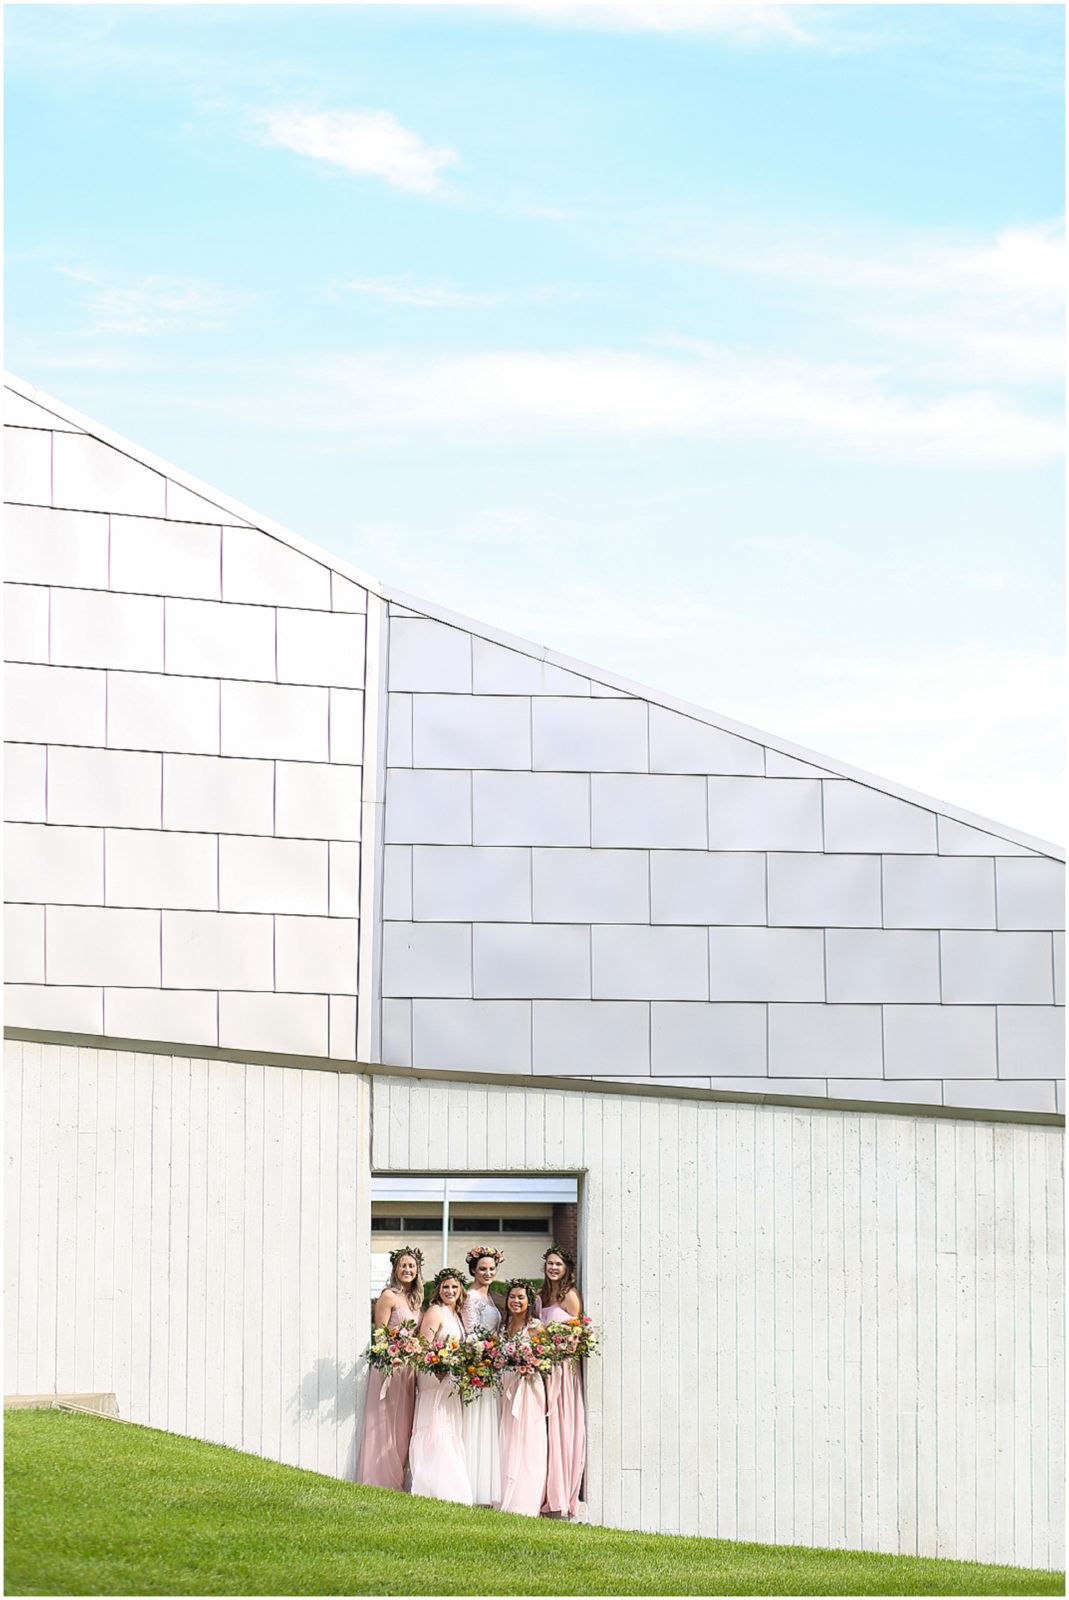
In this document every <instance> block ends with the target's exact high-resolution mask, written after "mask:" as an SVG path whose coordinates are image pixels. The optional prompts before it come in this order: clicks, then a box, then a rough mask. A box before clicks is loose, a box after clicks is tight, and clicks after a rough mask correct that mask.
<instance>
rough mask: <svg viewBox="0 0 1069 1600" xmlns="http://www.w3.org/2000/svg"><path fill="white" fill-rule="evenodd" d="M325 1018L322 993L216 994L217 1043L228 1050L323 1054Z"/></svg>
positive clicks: (324, 998) (301, 1054) (325, 1048)
mask: <svg viewBox="0 0 1069 1600" xmlns="http://www.w3.org/2000/svg"><path fill="white" fill-rule="evenodd" d="M327 1019H328V1008H327V997H326V995H323V994H226V993H223V994H221V995H220V996H219V1043H220V1045H222V1046H223V1048H224V1049H226V1048H229V1049H231V1050H270V1051H274V1052H276V1053H277V1054H279V1055H300V1056H303V1055H308V1056H325V1055H326V1054H327V1045H328V1033H327Z"/></svg>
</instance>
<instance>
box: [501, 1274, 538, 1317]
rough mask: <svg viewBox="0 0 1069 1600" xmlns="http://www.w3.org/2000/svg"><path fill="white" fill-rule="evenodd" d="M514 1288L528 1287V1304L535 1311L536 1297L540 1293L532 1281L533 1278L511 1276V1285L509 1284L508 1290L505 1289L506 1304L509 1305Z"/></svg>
mask: <svg viewBox="0 0 1069 1600" xmlns="http://www.w3.org/2000/svg"><path fill="white" fill-rule="evenodd" d="M513 1289H526V1291H527V1304H528V1305H529V1306H530V1308H531V1310H532V1311H533V1310H534V1303H535V1299H536V1297H537V1295H538V1290H537V1288H536V1287H535V1285H534V1283H533V1282H532V1280H531V1279H530V1278H510V1279H509V1286H508V1288H507V1290H506V1291H505V1304H506V1306H507V1305H508V1298H509V1295H510V1294H511V1293H512V1291H513Z"/></svg>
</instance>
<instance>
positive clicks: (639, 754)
mask: <svg viewBox="0 0 1069 1600" xmlns="http://www.w3.org/2000/svg"><path fill="white" fill-rule="evenodd" d="M531 721H532V729H533V741H534V742H533V760H532V761H531V763H530V764H531V766H533V767H534V769H535V770H536V771H542V772H648V770H649V749H648V743H647V727H646V703H645V701H643V700H600V699H591V700H589V701H587V700H579V699H570V700H566V699H559V700H558V699H548V698H547V699H543V700H534V701H532V706H531ZM518 764H519V763H512V762H508V763H505V762H493V761H485V762H480V763H479V765H480V766H487V767H490V766H505V765H510V766H511V765H518Z"/></svg>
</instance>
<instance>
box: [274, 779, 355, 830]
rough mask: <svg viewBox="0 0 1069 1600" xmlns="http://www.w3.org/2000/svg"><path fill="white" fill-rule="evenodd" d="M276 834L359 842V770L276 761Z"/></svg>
mask: <svg viewBox="0 0 1069 1600" xmlns="http://www.w3.org/2000/svg"><path fill="white" fill-rule="evenodd" d="M275 832H276V833H280V834H289V835H291V836H294V837H298V838H309V839H359V837H360V768H359V767H332V766H326V765H324V764H318V763H311V762H302V761H276V763H275Z"/></svg>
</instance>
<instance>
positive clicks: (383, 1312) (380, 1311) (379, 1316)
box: [372, 1289, 394, 1328]
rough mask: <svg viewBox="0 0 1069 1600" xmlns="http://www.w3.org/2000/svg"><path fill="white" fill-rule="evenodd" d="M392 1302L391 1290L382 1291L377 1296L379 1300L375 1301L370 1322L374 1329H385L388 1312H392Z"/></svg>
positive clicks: (388, 1316)
mask: <svg viewBox="0 0 1069 1600" xmlns="http://www.w3.org/2000/svg"><path fill="white" fill-rule="evenodd" d="M393 1300H394V1294H393V1290H392V1289H384V1290H383V1291H382V1293H381V1294H380V1295H379V1298H378V1299H377V1300H376V1301H375V1310H374V1312H373V1313H372V1321H373V1323H374V1326H375V1327H376V1328H385V1326H386V1324H387V1323H388V1322H389V1320H390V1312H391V1311H392V1310H393Z"/></svg>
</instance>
